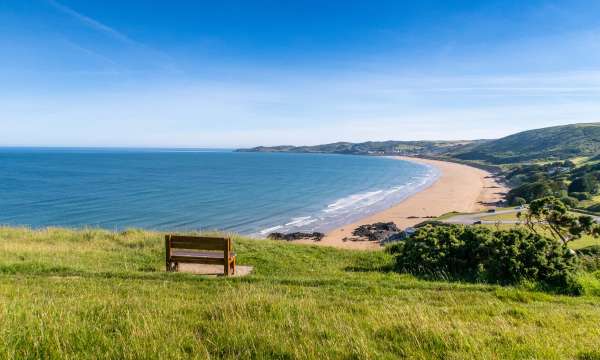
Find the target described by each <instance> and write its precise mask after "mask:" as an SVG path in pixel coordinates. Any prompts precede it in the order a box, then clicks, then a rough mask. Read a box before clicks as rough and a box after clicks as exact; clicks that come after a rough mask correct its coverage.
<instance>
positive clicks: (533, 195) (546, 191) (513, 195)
mask: <svg viewBox="0 0 600 360" xmlns="http://www.w3.org/2000/svg"><path fill="white" fill-rule="evenodd" d="M553 194H554V191H553V190H552V187H551V186H550V184H549V183H547V182H545V181H538V182H534V183H526V184H524V185H521V186H519V187H517V188H514V189H512V190H510V191H509V192H508V194H507V196H506V197H507V200H508V202H509V203H510V204H511V205H518V204H517V203H516V199H517V198H523V199H525V200H526V201H527V202H530V201H532V200H535V199H539V198H542V197H546V196H551V195H553Z"/></svg>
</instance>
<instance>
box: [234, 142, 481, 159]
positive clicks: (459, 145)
mask: <svg viewBox="0 0 600 360" xmlns="http://www.w3.org/2000/svg"><path fill="white" fill-rule="evenodd" d="M485 142H486V140H459V141H367V142H364V143H350V142H337V143H332V144H324V145H314V146H291V145H282V146H259V147H255V148H251V149H239V150H238V151H240V152H291V153H327V154H351V155H409V156H418V155H426V156H435V155H442V154H445V153H448V152H459V151H462V152H465V151H467V150H469V149H471V148H473V147H474V146H476V145H478V144H482V143H485Z"/></svg>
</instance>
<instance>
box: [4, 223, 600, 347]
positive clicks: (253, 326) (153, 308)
mask: <svg viewBox="0 0 600 360" xmlns="http://www.w3.org/2000/svg"><path fill="white" fill-rule="evenodd" d="M162 236H163V234H160V233H155V232H146V231H140V230H130V231H126V232H122V233H115V232H109V231H104V230H94V229H88V230H80V231H74V230H67V229H41V230H29V229H19V228H0V249H2V251H0V324H1V326H0V338H1V339H2V340H1V341H0V358H2V359H97V358H107V359H147V358H150V359H188V358H193V359H466V358H480V359H522V358H528V359H563V358H564V359H597V358H598V356H600V353H599V352H598V349H600V328H599V327H598V323H599V322H600V311H599V310H598V309H599V306H600V297H599V294H600V288H599V287H598V281H599V280H598V278H597V277H596V276H600V275H592V274H588V275H586V276H587V278H586V279H587V281H588V282H587V287H586V289H587V290H588V291H586V295H585V296H580V297H568V296H560V295H554V294H550V293H541V292H537V291H533V290H531V289H529V288H527V286H525V285H524V286H523V287H502V286H497V285H485V284H468V283H459V282H443V281H426V280H421V279H418V278H416V277H414V276H411V275H407V274H399V273H395V272H392V271H389V267H390V265H391V263H392V258H391V255H389V254H387V253H385V252H383V251H351V250H340V249H333V248H327V247H319V246H308V245H298V244H290V243H286V242H275V241H269V240H264V241H257V240H248V239H244V238H240V237H235V239H234V242H235V244H234V248H235V250H236V252H237V254H238V260H239V264H240V265H252V266H254V272H253V273H252V274H251V275H250V276H247V277H241V278H238V277H234V278H222V277H221V278H206V277H201V276H194V275H190V274H184V273H166V272H165V271H164V242H163V240H162Z"/></svg>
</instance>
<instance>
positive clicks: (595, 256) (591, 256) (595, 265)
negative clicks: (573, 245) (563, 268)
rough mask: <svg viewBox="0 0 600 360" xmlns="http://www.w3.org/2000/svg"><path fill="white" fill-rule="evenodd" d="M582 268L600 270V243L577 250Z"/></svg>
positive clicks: (590, 270)
mask: <svg viewBox="0 0 600 360" xmlns="http://www.w3.org/2000/svg"><path fill="white" fill-rule="evenodd" d="M577 255H578V256H579V260H580V264H581V268H582V269H584V270H585V271H589V272H592V271H597V270H600V245H592V246H588V247H584V248H582V249H579V250H577Z"/></svg>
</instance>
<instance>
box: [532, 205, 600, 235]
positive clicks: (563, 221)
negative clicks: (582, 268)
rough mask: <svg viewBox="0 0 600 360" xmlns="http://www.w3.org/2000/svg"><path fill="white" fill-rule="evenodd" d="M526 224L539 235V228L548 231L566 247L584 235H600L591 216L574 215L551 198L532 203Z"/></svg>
mask: <svg viewBox="0 0 600 360" xmlns="http://www.w3.org/2000/svg"><path fill="white" fill-rule="evenodd" d="M525 224H526V225H527V227H528V228H529V229H530V230H531V231H533V232H534V233H536V234H538V228H542V229H546V230H548V231H549V232H550V234H552V236H553V237H554V238H555V239H557V240H560V241H561V242H562V243H563V244H564V245H566V244H567V243H568V242H569V241H572V240H575V239H579V238H580V237H581V236H582V235H585V234H589V235H592V236H598V235H600V226H599V225H598V224H596V222H595V221H594V219H593V218H592V217H591V216H586V215H574V214H571V213H569V211H568V208H567V206H566V205H565V204H563V202H562V201H560V200H559V199H557V198H555V197H553V196H549V197H545V198H541V199H537V200H534V201H532V202H531V203H530V204H529V210H528V211H527V213H526V214H525Z"/></svg>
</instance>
